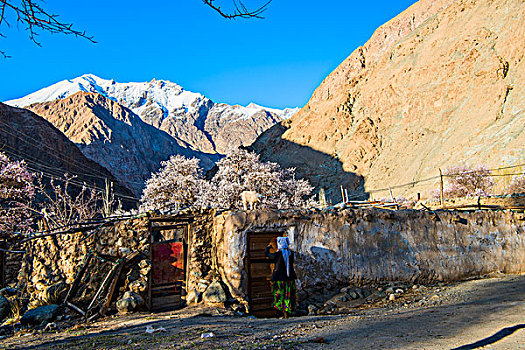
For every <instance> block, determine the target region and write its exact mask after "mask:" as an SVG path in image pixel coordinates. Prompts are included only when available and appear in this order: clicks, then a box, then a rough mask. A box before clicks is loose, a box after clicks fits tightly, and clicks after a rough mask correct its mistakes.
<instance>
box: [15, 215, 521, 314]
mask: <svg viewBox="0 0 525 350" xmlns="http://www.w3.org/2000/svg"><path fill="white" fill-rule="evenodd" d="M436 213H437V216H436V214H433V213H430V212H425V211H417V210H400V211H389V210H380V209H345V210H340V211H336V210H333V211H306V210H303V211H286V212H284V211H268V210H253V211H234V212H232V211H228V212H223V213H219V214H217V213H215V212H214V211H199V212H198V213H194V214H191V215H194V216H193V222H192V223H191V224H190V230H189V231H188V236H187V237H186V242H187V247H188V255H187V279H186V291H187V295H186V301H187V302H188V303H193V302H199V301H201V300H204V301H206V302H211V303H214V302H216V303H223V302H225V301H227V300H228V297H229V296H232V297H233V299H234V300H236V301H238V302H240V303H241V304H243V305H244V306H246V304H247V301H246V296H247V290H248V286H247V275H246V266H245V258H246V253H247V235H248V233H249V232H254V231H272V232H275V231H279V232H286V234H287V236H288V237H289V238H290V241H291V246H292V249H293V250H294V251H296V271H297V274H298V290H299V296H300V298H301V299H302V298H307V297H309V296H312V295H315V294H316V293H321V292H322V293H324V294H327V293H326V290H337V289H338V288H339V287H340V286H342V285H345V286H346V285H348V284H356V285H357V284H364V283H368V282H374V281H407V282H414V283H416V282H417V283H426V282H433V281H455V280H461V279H465V278H470V277H476V276H481V275H484V274H487V273H491V272H502V273H525V221H524V220H523V214H516V213H513V212H510V211H477V212H469V213H458V212H449V211H437V212H436ZM186 215H188V214H186ZM148 225H149V219H148V218H147V217H143V218H137V219H133V220H125V221H120V222H117V223H115V224H114V225H112V226H108V227H102V228H99V229H97V230H94V231H91V233H86V234H82V233H79V234H66V235H57V236H50V237H45V238H38V239H35V240H32V241H30V242H29V243H28V244H27V246H26V250H27V253H26V254H25V257H24V260H23V262H22V269H21V271H20V273H19V282H20V285H25V286H26V290H27V292H28V293H29V295H31V301H32V302H33V304H34V305H37V304H38V303H42V302H49V301H50V300H49V299H50V298H53V296H56V294H57V290H58V291H59V290H67V289H68V286H69V285H70V284H71V283H72V281H73V279H74V278H75V275H76V272H77V271H78V269H79V268H80V266H81V265H82V262H83V260H84V258H85V256H86V254H88V253H90V252H91V253H93V254H95V255H96V256H97V258H96V259H97V261H96V263H95V264H92V266H91V267H90V269H89V273H88V274H86V276H85V278H84V280H83V281H82V282H83V283H82V284H81V287H80V289H79V291H78V293H77V300H76V301H77V302H80V303H81V302H85V301H89V300H90V298H92V296H93V295H94V293H95V292H96V290H97V288H98V286H99V285H100V282H101V281H102V279H103V277H104V276H105V274H106V273H107V271H109V269H110V268H111V266H112V265H111V263H109V262H108V260H116V259H119V258H122V257H125V256H127V255H128V254H130V253H131V252H139V253H140V254H139V256H138V257H137V258H136V259H135V260H134V261H133V262H132V263H130V264H128V265H126V267H125V269H124V271H123V273H122V277H121V281H120V282H119V284H118V288H119V290H118V293H117V294H118V296H119V297H120V296H122V295H123V294H124V292H126V291H133V292H135V293H138V294H140V295H142V297H143V298H144V297H145V296H146V293H147V285H148V279H147V278H148V272H149V270H150V265H151V262H150V261H149V259H148V237H149V231H148ZM104 259H106V260H104ZM223 287H224V288H223Z"/></svg>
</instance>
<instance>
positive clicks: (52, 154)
mask: <svg viewBox="0 0 525 350" xmlns="http://www.w3.org/2000/svg"><path fill="white" fill-rule="evenodd" d="M0 124H3V125H4V126H6V127H8V128H9V129H10V130H12V131H13V132H15V133H16V134H13V133H11V132H9V131H7V130H5V129H4V130H3V132H5V133H6V134H8V135H11V136H13V137H15V138H16V139H17V140H19V141H20V142H23V143H25V144H26V145H29V146H33V147H37V148H38V147H44V148H47V149H49V150H50V151H51V152H50V153H48V154H49V155H51V156H52V157H54V158H56V159H57V160H60V161H63V162H64V163H67V164H69V165H71V166H74V167H78V168H84V167H85V164H82V163H79V162H78V161H76V160H75V159H72V161H73V162H74V163H72V162H71V161H70V160H69V159H67V158H64V157H60V156H59V155H58V154H57V150H56V149H54V148H51V147H49V146H47V145H46V144H44V143H42V142H41V141H38V140H36V139H34V138H32V137H31V136H28V135H27V134H25V133H23V132H21V131H19V130H16V129H14V128H12V127H11V126H10V125H9V124H6V123H5V122H3V121H2V120H0ZM17 134H18V135H17ZM20 135H22V136H25V137H26V138H27V139H31V140H33V141H34V142H35V143H31V142H29V141H28V140H27V139H25V138H23V137H20ZM95 172H96V173H98V174H99V175H102V176H104V174H103V173H101V172H100V171H98V170H97V171H95Z"/></svg>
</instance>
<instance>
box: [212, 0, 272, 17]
mask: <svg viewBox="0 0 525 350" xmlns="http://www.w3.org/2000/svg"><path fill="white" fill-rule="evenodd" d="M215 1H216V0H202V2H204V4H206V5H208V6H209V7H211V8H212V9H214V10H215V11H217V12H218V13H219V14H220V15H221V16H222V17H224V18H227V19H234V18H264V17H262V16H261V14H262V13H263V12H264V11H266V9H267V8H268V5H270V3H271V2H272V0H269V1H268V2H266V3H265V4H264V5H262V6H261V7H259V8H257V9H255V10H248V8H247V7H246V6H245V5H244V3H243V2H242V1H240V0H239V1H237V0H232V1H233V6H234V8H235V9H234V10H233V12H225V11H223V10H222V9H221V8H220V6H217V5H216V2H215Z"/></svg>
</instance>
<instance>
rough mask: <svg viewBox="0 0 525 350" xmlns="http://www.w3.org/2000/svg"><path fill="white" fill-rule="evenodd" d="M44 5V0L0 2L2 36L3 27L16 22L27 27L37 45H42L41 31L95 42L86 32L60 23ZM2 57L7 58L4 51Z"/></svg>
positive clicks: (1, 0)
mask: <svg viewBox="0 0 525 350" xmlns="http://www.w3.org/2000/svg"><path fill="white" fill-rule="evenodd" d="M42 3H43V1H42V0H0V36H2V37H5V34H3V33H2V31H1V30H2V25H5V26H6V27H10V26H11V25H12V24H13V23H12V22H15V23H21V24H23V25H25V29H26V30H27V31H28V33H29V39H31V41H33V42H34V43H35V44H37V45H40V42H39V41H38V39H37V37H38V32H39V31H47V32H50V33H62V34H67V35H74V36H77V37H82V38H85V39H87V40H89V41H91V42H95V40H94V39H93V37H91V36H88V35H87V34H86V32H84V31H79V30H76V29H73V25H72V24H68V23H65V22H62V21H60V20H59V19H58V15H56V14H53V13H50V12H48V11H47V10H46V9H44V8H43V7H42ZM9 20H11V21H12V22H9ZM0 55H3V56H4V57H7V55H6V53H5V52H3V51H0Z"/></svg>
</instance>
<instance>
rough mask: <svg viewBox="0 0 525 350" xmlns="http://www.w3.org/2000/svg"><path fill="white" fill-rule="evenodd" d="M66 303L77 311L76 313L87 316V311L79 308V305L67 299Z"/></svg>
mask: <svg viewBox="0 0 525 350" xmlns="http://www.w3.org/2000/svg"><path fill="white" fill-rule="evenodd" d="M64 305H66V306H67V307H68V308H70V309H71V310H73V311H75V312H76V313H78V314H80V315H81V316H84V317H85V316H86V313H85V312H84V311H83V310H82V309H81V308H79V307H78V306H76V305H74V304H72V303H70V302H69V301H65V302H64Z"/></svg>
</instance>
